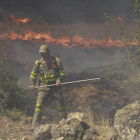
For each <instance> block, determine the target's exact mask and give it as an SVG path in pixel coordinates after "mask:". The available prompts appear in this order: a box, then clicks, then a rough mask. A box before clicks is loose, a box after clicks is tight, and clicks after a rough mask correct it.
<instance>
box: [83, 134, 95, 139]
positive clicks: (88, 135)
mask: <svg viewBox="0 0 140 140" xmlns="http://www.w3.org/2000/svg"><path fill="white" fill-rule="evenodd" d="M83 139H84V140H94V137H93V136H92V135H91V134H86V135H84V136H83Z"/></svg>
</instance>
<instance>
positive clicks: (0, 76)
mask: <svg viewBox="0 0 140 140" xmlns="http://www.w3.org/2000/svg"><path fill="white" fill-rule="evenodd" d="M19 78H20V77H19V76H17V75H16V74H15V73H14V72H12V71H10V70H9V69H8V68H4V67H2V68H0V90H1V91H3V100H2V101H3V102H2V101H1V100H0V104H1V105H5V106H7V107H11V108H13V107H19V106H20V101H21V96H20V95H21V94H23V93H24V87H23V86H20V85H18V84H17V81H18V80H19Z"/></svg>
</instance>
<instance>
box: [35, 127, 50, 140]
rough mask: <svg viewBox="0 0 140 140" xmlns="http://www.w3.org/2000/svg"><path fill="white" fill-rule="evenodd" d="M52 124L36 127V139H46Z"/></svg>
mask: <svg viewBox="0 0 140 140" xmlns="http://www.w3.org/2000/svg"><path fill="white" fill-rule="evenodd" d="M50 131H51V126H50V125H49V124H46V125H42V126H40V127H37V128H35V130H34V132H33V135H34V139H35V140H44V139H45V138H47V137H48V136H49V134H50Z"/></svg>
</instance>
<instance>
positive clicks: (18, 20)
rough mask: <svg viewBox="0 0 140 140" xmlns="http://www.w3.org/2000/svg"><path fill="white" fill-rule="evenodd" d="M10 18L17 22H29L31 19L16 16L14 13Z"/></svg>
mask: <svg viewBox="0 0 140 140" xmlns="http://www.w3.org/2000/svg"><path fill="white" fill-rule="evenodd" d="M10 18H11V19H12V21H13V22H16V23H27V22H29V21H30V19H28V18H25V19H21V18H16V17H14V16H13V15H10Z"/></svg>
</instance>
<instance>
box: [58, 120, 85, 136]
mask: <svg viewBox="0 0 140 140" xmlns="http://www.w3.org/2000/svg"><path fill="white" fill-rule="evenodd" d="M83 134H84V129H83V127H82V125H81V124H80V122H75V123H74V122H73V123H71V124H69V125H65V126H64V127H63V128H61V130H60V135H61V136H63V137H65V138H75V139H76V138H79V139H81V138H82V137H83Z"/></svg>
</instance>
